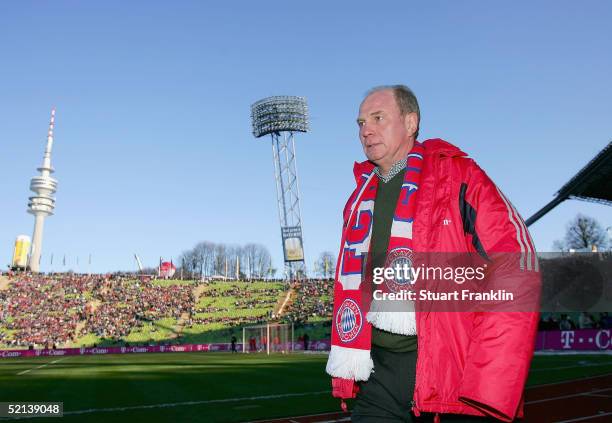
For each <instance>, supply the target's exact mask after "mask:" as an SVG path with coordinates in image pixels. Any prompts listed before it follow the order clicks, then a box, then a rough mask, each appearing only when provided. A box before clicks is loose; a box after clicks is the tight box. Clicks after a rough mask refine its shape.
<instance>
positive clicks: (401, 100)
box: [366, 85, 421, 139]
mask: <svg viewBox="0 0 612 423" xmlns="http://www.w3.org/2000/svg"><path fill="white" fill-rule="evenodd" d="M386 90H391V91H393V95H394V96H395V101H396V103H397V107H398V108H399V111H400V114H401V116H402V117H404V116H406V115H407V114H408V113H416V115H417V130H416V132H415V133H414V138H415V139H416V138H417V137H418V136H419V125H420V123H421V111H420V109H419V102H418V101H417V98H416V96H415V95H414V93H413V92H412V90H411V89H410V88H408V87H407V86H405V85H380V86H378V87H374V88H372V89H371V90H369V91H368V92H367V94H366V97H368V96H369V95H370V94H374V93H375V92H378V91H386Z"/></svg>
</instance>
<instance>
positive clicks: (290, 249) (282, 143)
mask: <svg viewBox="0 0 612 423" xmlns="http://www.w3.org/2000/svg"><path fill="white" fill-rule="evenodd" d="M251 118H252V121H253V135H255V137H256V138H260V137H263V136H264V135H270V136H271V137H272V156H273V158H274V169H275V172H274V177H275V180H276V194H277V205H278V215H279V218H280V226H281V238H282V241H283V253H284V255H285V278H286V279H294V278H296V277H301V276H303V275H304V273H305V265H304V244H303V240H302V218H301V212H300V190H299V186H298V174H297V165H296V162H295V139H294V133H295V132H308V107H307V105H306V99H305V98H304V97H293V96H275V97H268V98H264V99H263V100H259V101H258V102H256V103H254V104H253V105H252V106H251Z"/></svg>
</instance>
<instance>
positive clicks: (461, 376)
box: [332, 139, 539, 421]
mask: <svg viewBox="0 0 612 423" xmlns="http://www.w3.org/2000/svg"><path fill="white" fill-rule="evenodd" d="M423 145H424V147H425V156H424V160H423V168H422V172H421V183H420V186H419V190H418V192H417V193H418V201H417V206H416V207H417V210H416V218H415V223H414V227H413V247H414V250H415V251H417V252H474V253H481V254H491V253H501V252H503V253H517V256H520V266H521V270H522V271H524V274H525V277H528V278H536V279H537V278H538V276H539V274H538V262H537V257H536V255H535V248H534V244H533V242H532V240H531V238H530V236H529V233H528V231H527V227H526V226H525V224H524V222H523V220H522V218H521V217H520V216H519V214H518V212H517V211H516V209H514V207H513V206H512V204H511V203H510V202H509V201H508V200H507V199H506V198H505V197H504V195H503V194H502V193H501V191H499V189H498V188H497V187H496V186H495V184H494V183H493V182H492V181H491V179H490V178H489V177H488V176H487V175H486V173H485V172H484V171H483V170H482V169H481V168H480V167H479V166H478V165H477V164H476V163H475V162H474V161H473V160H472V159H470V158H468V157H467V155H466V154H465V153H464V152H462V151H461V150H459V149H458V148H457V147H455V146H453V145H451V144H449V143H447V142H445V141H443V140H440V139H433V140H428V141H425V142H424V143H423ZM372 169H373V165H372V163H370V162H362V163H356V164H355V168H354V173H355V178H356V180H358V178H359V176H360V175H361V174H362V173H367V172H371V171H372ZM538 318H539V315H538V313H537V312H536V311H531V312H526V311H520V312H471V313H468V312H462V313H455V312H433V313H426V312H418V311H417V333H418V358H417V370H416V385H415V390H414V401H413V405H414V406H413V411H414V413H415V414H417V415H418V414H420V412H432V413H456V414H470V415H477V416H482V415H490V416H494V417H496V418H498V419H500V420H503V421H512V420H513V419H514V418H515V417H522V415H523V389H524V385H525V381H526V379H527V374H528V371H529V365H530V361H531V357H532V356H533V350H534V345H535V335H536V330H537V322H538ZM332 382H333V383H332V385H333V395H334V396H336V397H340V398H353V397H354V396H355V394H356V392H357V391H358V387H357V385H356V384H355V383H354V382H353V381H349V380H346V379H338V378H334V380H333V381H332Z"/></svg>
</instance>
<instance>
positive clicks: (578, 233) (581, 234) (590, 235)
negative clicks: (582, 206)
mask: <svg viewBox="0 0 612 423" xmlns="http://www.w3.org/2000/svg"><path fill="white" fill-rule="evenodd" d="M608 243H609V241H608V237H607V234H606V231H605V230H604V229H603V227H602V226H601V225H600V224H599V222H597V220H595V219H593V218H592V217H589V216H585V215H582V214H578V215H576V217H575V218H574V219H573V220H572V221H570V222H569V223H568V224H567V227H566V230H565V237H564V238H563V240H557V241H555V242H554V244H553V248H556V249H560V250H562V251H567V250H569V249H576V250H579V249H585V248H586V249H591V248H593V246H596V247H597V249H599V250H602V249H604V248H606V247H607V246H608Z"/></svg>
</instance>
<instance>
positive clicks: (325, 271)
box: [314, 251, 336, 279]
mask: <svg viewBox="0 0 612 423" xmlns="http://www.w3.org/2000/svg"><path fill="white" fill-rule="evenodd" d="M314 267H315V274H316V275H317V276H319V277H322V278H324V279H331V278H332V277H333V276H334V273H335V270H336V259H335V257H334V255H333V254H332V253H331V252H329V251H323V252H322V253H321V255H319V258H318V259H317V261H315V265H314Z"/></svg>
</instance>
